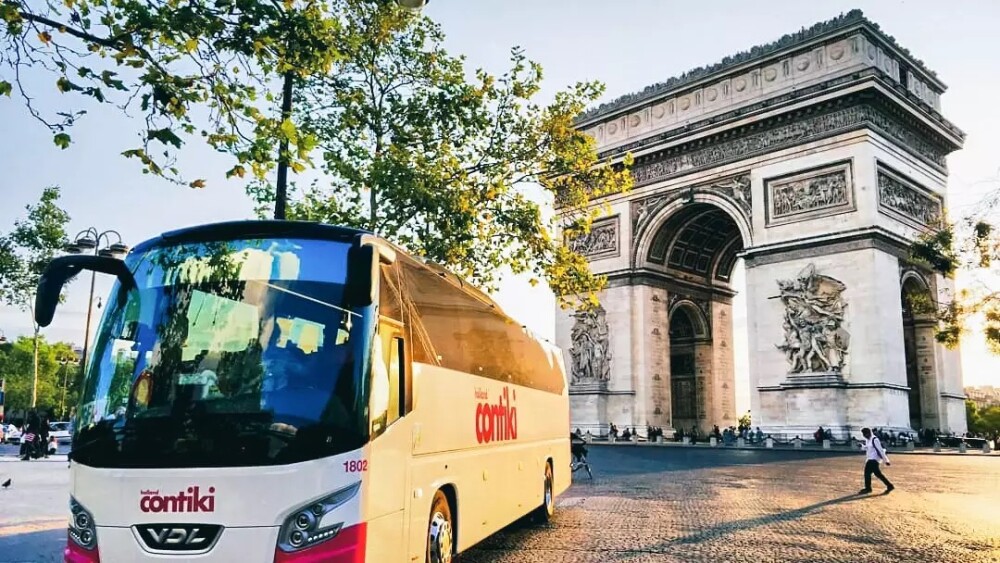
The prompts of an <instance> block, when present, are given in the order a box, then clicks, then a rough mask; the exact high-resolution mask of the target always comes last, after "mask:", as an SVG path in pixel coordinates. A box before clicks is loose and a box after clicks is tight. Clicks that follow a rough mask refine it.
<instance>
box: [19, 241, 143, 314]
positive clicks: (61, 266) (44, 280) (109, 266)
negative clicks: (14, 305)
mask: <svg viewBox="0 0 1000 563" xmlns="http://www.w3.org/2000/svg"><path fill="white" fill-rule="evenodd" d="M83 270H92V271H94V272H101V273H103V274H111V275H113V276H116V277H117V278H118V281H119V282H120V283H121V286H122V288H123V289H134V288H135V278H134V277H133V276H132V272H130V271H129V270H128V266H126V265H125V262H122V261H121V260H119V259H117V258H112V257H110V256H80V255H72V256H60V257H59V258H55V259H53V260H52V261H51V262H49V265H48V266H46V267H45V271H44V272H43V273H42V277H41V278H40V279H39V280H38V290H37V291H36V293H35V322H36V323H38V326H49V324H50V323H51V322H52V317H53V316H55V313H56V305H58V304H59V295H60V294H61V293H62V288H63V286H64V285H66V281H67V280H69V279H70V278H72V277H73V276H75V275H77V274H79V273H80V272H81V271H83Z"/></svg>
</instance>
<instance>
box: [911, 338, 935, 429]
mask: <svg viewBox="0 0 1000 563" xmlns="http://www.w3.org/2000/svg"><path fill="white" fill-rule="evenodd" d="M936 324H937V323H936V322H935V321H934V319H924V318H919V319H917V320H916V321H914V323H913V328H914V333H915V335H916V340H917V341H916V349H917V379H918V381H920V389H919V392H920V425H921V426H922V427H924V428H935V429H936V428H941V396H940V386H939V382H938V377H937V374H938V370H937V358H936V357H935V356H936V354H935V352H936V351H937V350H936V349H937V347H938V346H937V339H935V337H934V329H935V326H936ZM914 430H917V429H916V428H914Z"/></svg>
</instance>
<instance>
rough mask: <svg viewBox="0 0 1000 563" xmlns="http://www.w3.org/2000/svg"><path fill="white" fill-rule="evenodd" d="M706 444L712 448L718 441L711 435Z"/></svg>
mask: <svg viewBox="0 0 1000 563" xmlns="http://www.w3.org/2000/svg"><path fill="white" fill-rule="evenodd" d="M708 445H710V446H712V447H713V448H714V447H715V446H718V445H719V441H718V440H716V439H715V436H712V437H711V438H709V440H708Z"/></svg>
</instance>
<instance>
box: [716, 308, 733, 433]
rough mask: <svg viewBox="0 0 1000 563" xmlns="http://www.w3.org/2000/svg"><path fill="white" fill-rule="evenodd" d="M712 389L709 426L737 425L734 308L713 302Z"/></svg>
mask: <svg viewBox="0 0 1000 563" xmlns="http://www.w3.org/2000/svg"><path fill="white" fill-rule="evenodd" d="M711 307H712V310H711V312H712V387H711V395H712V401H711V403H709V404H710V405H711V411H710V412H711V415H710V417H709V418H710V421H709V422H710V423H711V424H713V425H714V424H718V425H719V428H725V427H727V426H735V425H736V373H735V365H734V358H733V306H732V304H731V303H726V302H723V301H721V300H720V301H712V302H711Z"/></svg>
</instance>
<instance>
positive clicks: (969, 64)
mask: <svg viewBox="0 0 1000 563" xmlns="http://www.w3.org/2000/svg"><path fill="white" fill-rule="evenodd" d="M853 8H860V9H862V10H863V11H864V12H865V14H866V16H867V17H868V18H869V19H871V20H873V21H875V22H877V23H878V24H879V25H880V26H881V27H882V29H883V30H884V31H885V32H886V33H888V34H889V35H892V36H894V37H895V38H896V40H897V41H898V42H899V43H900V44H901V45H903V46H904V47H906V48H907V49H909V50H910V51H911V53H913V55H914V56H916V57H917V58H919V59H921V60H923V61H924V63H925V64H926V65H927V66H928V67H929V68H931V69H933V70H935V71H936V72H937V73H938V76H939V77H940V78H941V79H942V80H943V81H944V82H945V83H946V84H947V85H948V86H949V90H948V91H947V92H946V93H945V94H944V96H943V97H942V101H941V103H942V109H943V114H944V115H945V117H946V118H948V119H949V120H951V121H952V122H953V123H955V124H956V125H958V126H959V127H960V128H962V129H963V130H964V131H965V132H966V133H967V135H968V138H967V141H966V144H965V148H964V149H962V150H961V151H958V152H956V153H954V154H952V156H951V157H950V158H949V168H950V172H951V178H950V182H949V190H950V195H949V205H950V209H951V213H952V215H953V216H957V215H964V214H965V213H967V212H968V211H970V210H972V209H974V208H975V206H976V203H977V202H978V201H979V200H980V199H981V197H982V196H983V195H984V194H985V193H986V192H987V191H988V190H990V189H996V188H1000V154H998V148H1000V111H998V110H997V106H996V92H997V91H998V89H1000V65H998V64H997V61H996V58H995V55H996V53H997V47H996V30H997V29H998V28H1000V2H995V1H992V0H980V1H970V0H963V2H940V1H912V0H906V1H892V0H878V1H860V2H850V3H849V2H842V1H831V0H827V1H824V2H802V1H800V0H784V1H770V0H760V1H755V2H745V1H719V0H717V1H714V2H675V1H666V0H659V1H657V0H615V1H613V2H612V1H608V0H573V1H568V0H545V1H542V0H475V1H470V0H432V1H431V2H430V3H429V5H428V6H427V8H426V9H425V13H426V14H427V15H428V16H429V17H431V18H433V19H434V20H436V21H437V22H439V23H440V24H441V26H442V27H443V30H444V32H445V34H446V35H447V40H446V43H445V46H446V48H447V49H448V50H449V51H450V52H451V53H453V54H463V55H465V56H466V57H467V65H468V66H469V67H470V68H477V67H481V68H484V69H486V70H488V71H490V72H493V73H495V74H499V73H502V72H503V71H504V70H505V69H506V63H507V60H508V56H509V52H510V49H511V47H513V46H515V45H518V46H521V47H523V48H524V50H525V52H526V53H527V55H528V57H529V58H531V59H533V60H535V61H537V62H539V63H541V65H542V67H543V68H544V69H545V80H544V83H543V86H544V89H543V91H542V93H541V97H542V99H546V98H550V97H551V96H552V95H554V93H555V92H557V91H558V90H560V89H562V88H565V87H566V86H568V85H571V84H573V83H575V82H578V81H586V80H599V81H601V82H603V83H604V84H605V85H606V87H607V90H606V93H605V97H604V99H605V100H610V99H613V98H615V97H617V96H620V95H622V94H626V93H630V92H635V91H638V90H641V89H643V88H644V87H646V86H647V85H650V84H653V83H655V82H660V81H663V80H665V79H667V78H669V77H671V76H674V75H678V74H681V73H683V72H684V71H686V70H689V69H692V68H695V67H698V66H705V65H709V64H712V63H715V62H717V61H719V60H720V59H722V58H723V57H725V56H727V55H731V54H734V53H737V52H740V51H744V50H747V49H749V48H750V47H752V46H754V45H759V44H764V43H768V42H770V41H773V40H775V39H778V38H780V37H781V36H782V35H784V34H786V33H792V32H795V31H797V30H799V29H800V28H802V27H808V26H810V25H812V24H813V23H816V22H818V21H822V20H827V19H830V18H832V17H834V16H836V15H838V14H839V13H841V12H847V11H849V10H851V9H853ZM42 80H44V81H45V82H42V83H40V84H39V86H40V87H38V88H36V89H35V92H34V95H35V96H36V98H35V103H36V104H39V105H40V106H41V107H46V105H48V106H49V107H52V106H53V105H54V104H56V103H59V102H60V101H61V100H59V99H58V96H59V95H58V94H55V93H54V92H55V89H54V88H52V87H51V86H50V85H51V84H52V81H54V80H55V78H54V77H51V76H48V75H46V76H44V77H43V79H42ZM87 109H88V110H90V113H89V115H87V116H86V117H85V118H84V120H83V121H82V122H80V123H79V124H78V125H77V126H76V127H75V128H74V131H73V132H72V134H73V137H74V140H75V141H76V142H75V143H74V144H73V145H72V146H71V148H69V149H67V150H60V149H58V148H57V147H56V146H55V145H54V144H53V143H52V140H51V136H50V134H49V133H48V132H47V131H46V130H45V129H44V128H43V127H42V126H41V125H40V124H39V123H37V122H36V121H34V120H33V119H32V118H31V116H30V115H29V114H28V112H27V110H26V109H25V107H24V105H23V103H22V102H21V100H20V99H19V98H17V97H13V98H10V99H6V98H4V99H0V132H2V134H0V165H2V166H0V171H2V172H0V231H6V230H9V229H10V228H11V226H12V225H13V222H14V220H15V219H16V218H18V217H20V216H21V215H22V213H23V208H24V206H25V205H26V204H28V203H32V202H34V201H37V199H38V196H39V195H40V194H41V191H42V189H43V188H44V187H45V186H49V185H58V186H60V187H61V188H62V194H63V197H62V200H61V203H62V205H63V207H64V208H65V209H66V210H67V211H68V212H69V213H70V215H71V216H72V223H71V225H70V230H71V231H72V232H73V233H75V232H77V231H78V230H82V229H85V228H87V227H91V226H93V227H95V228H97V229H98V230H106V229H115V230H117V231H118V232H119V233H121V236H122V238H123V239H124V241H125V242H126V243H128V244H130V245H134V244H135V243H137V242H140V241H142V240H145V239H147V238H150V237H152V236H155V235H157V234H159V233H161V232H163V231H166V230H171V229H175V228H179V227H183V226H188V225H194V224H199V223H205V222H215V221H222V220H230V219H244V218H250V217H252V214H253V213H252V209H253V206H252V203H251V202H250V201H249V199H248V198H247V197H246V196H245V194H244V191H243V185H242V183H241V181H238V180H226V179H225V177H224V172H225V171H226V170H227V169H229V167H230V166H231V165H232V163H231V161H230V160H228V159H227V158H226V157H225V156H222V155H219V154H216V153H214V152H212V151H211V150H210V149H208V148H206V147H204V146H201V145H198V144H197V142H192V143H191V144H190V145H188V147H187V148H186V149H185V152H184V154H183V155H182V159H181V164H182V168H183V169H184V170H186V171H187V175H188V176H190V177H203V178H206V179H207V180H208V187H207V188H205V189H202V190H193V189H190V188H186V187H180V186H177V185H173V184H170V183H168V182H166V181H164V180H161V179H157V178H153V177H150V176H147V175H143V174H141V173H140V169H139V167H138V166H137V165H136V163H135V162H131V161H126V160H125V159H124V158H122V157H120V156H118V153H120V152H121V151H122V150H124V149H126V148H131V147H132V146H134V145H135V142H136V137H135V132H136V131H137V130H138V127H139V124H138V123H137V122H136V121H135V120H133V119H132V118H130V117H128V116H126V115H124V114H123V113H122V112H121V111H120V110H116V109H114V108H110V107H88V108H87ZM960 281H962V280H960ZM734 286H735V288H736V289H737V290H740V289H742V287H743V281H742V270H740V271H738V272H737V273H736V278H735V279H734ZM109 287H110V281H109V280H102V279H99V280H98V283H97V291H96V293H95V295H98V296H103V295H104V294H106V293H107V291H108V289H109ZM88 288H89V284H88V283H87V280H81V281H77V282H76V283H74V284H73V285H72V286H71V289H70V292H69V297H68V300H67V302H66V303H65V304H64V305H62V306H61V308H60V309H59V310H58V312H57V314H56V319H55V321H54V322H53V324H52V325H51V326H50V327H49V328H48V329H46V331H45V333H46V334H47V336H48V337H49V338H50V339H52V340H71V341H74V342H77V343H82V341H83V332H84V324H85V315H86V309H87V301H88V299H87V290H88ZM496 298H497V300H498V301H499V302H500V304H501V306H503V307H504V308H505V310H507V312H508V313H510V314H511V315H512V316H513V317H515V318H517V319H519V320H521V321H522V322H524V323H525V324H527V325H528V326H529V327H531V328H532V329H533V330H535V331H536V332H537V333H539V334H540V335H542V336H545V337H548V338H552V337H553V333H554V325H553V323H554V312H555V301H554V299H553V298H552V296H551V294H550V293H549V292H548V291H547V290H546V289H544V288H531V287H530V286H529V285H528V284H527V283H526V280H524V279H519V278H512V279H508V280H507V281H506V282H505V283H504V285H503V287H502V289H501V291H500V292H499V294H498V295H497V296H496ZM734 310H735V315H734V316H735V322H736V327H735V332H736V334H737V341H736V343H735V344H736V347H735V352H736V366H737V380H738V383H739V384H738V395H737V403H738V405H737V406H738V408H739V407H740V406H741V405H743V408H745V405H747V404H748V403H747V400H748V393H749V386H748V383H747V377H746V364H747V361H746V338H745V330H743V328H744V327H745V305H744V303H743V300H742V298H741V297H737V299H736V302H735V303H734ZM95 312H96V313H99V311H97V310H96V309H95ZM94 324H96V322H95V323H94ZM0 330H2V331H4V333H5V334H6V336H7V337H8V338H11V337H14V336H17V335H19V334H24V333H28V332H30V317H29V316H28V314H27V313H23V312H20V311H16V310H11V309H9V308H4V309H0ZM92 330H93V327H92ZM740 336H742V338H740ZM962 357H963V365H964V370H963V371H964V376H965V381H966V384H970V385H978V384H985V383H989V382H993V383H995V382H996V379H995V375H993V374H996V373H1000V359H998V358H996V357H994V356H990V355H989V354H988V352H987V351H986V349H985V347H984V346H983V345H982V340H981V338H980V337H979V335H978V334H972V335H970V338H967V339H966V341H964V342H963V344H962ZM741 412H742V411H741Z"/></svg>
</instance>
